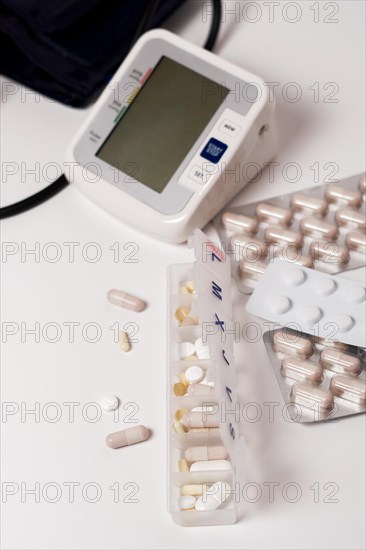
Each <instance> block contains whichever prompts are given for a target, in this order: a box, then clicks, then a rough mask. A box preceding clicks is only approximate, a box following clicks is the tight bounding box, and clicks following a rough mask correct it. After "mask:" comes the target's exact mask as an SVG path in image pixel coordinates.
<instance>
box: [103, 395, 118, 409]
mask: <svg viewBox="0 0 366 550" xmlns="http://www.w3.org/2000/svg"><path fill="white" fill-rule="evenodd" d="M99 404H100V406H101V407H102V409H103V411H107V412H111V411H115V410H116V409H118V407H119V399H118V397H117V396H116V395H107V396H106V397H103V398H102V399H101V400H100V401H99Z"/></svg>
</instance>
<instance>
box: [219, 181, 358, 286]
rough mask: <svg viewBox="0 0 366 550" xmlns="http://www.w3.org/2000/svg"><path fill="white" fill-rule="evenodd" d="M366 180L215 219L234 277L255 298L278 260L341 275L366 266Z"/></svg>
mask: <svg viewBox="0 0 366 550" xmlns="http://www.w3.org/2000/svg"><path fill="white" fill-rule="evenodd" d="M365 200H366V177H365V174H359V175H356V176H352V177H350V178H346V179H343V180H341V181H339V182H337V183H330V184H327V185H320V186H317V187H312V188H310V189H304V190H302V191H297V192H296V193H290V194H287V195H281V196H277V197H274V198H271V199H268V200H266V201H262V202H258V203H252V204H248V205H243V206H239V207H234V208H228V209H226V210H225V211H224V212H221V213H220V214H219V215H218V216H216V218H215V219H214V225H215V227H216V229H217V231H218V233H219V236H220V241H221V242H222V243H223V245H224V247H225V252H226V254H227V255H230V257H231V260H232V266H233V269H232V272H233V277H234V279H235V281H236V284H237V286H238V288H239V290H241V291H242V292H244V293H245V294H250V293H251V292H252V290H253V289H254V288H255V287H256V285H257V283H258V280H260V278H261V276H262V275H263V273H264V271H265V269H266V267H267V265H268V264H269V263H270V262H271V261H273V259H274V258H282V259H285V260H287V261H288V262H291V263H295V264H298V265H302V266H305V267H309V268H314V269H316V270H319V271H323V272H325V273H330V274H334V273H341V272H342V271H346V270H349V269H354V268H357V267H361V266H364V265H366V203H365Z"/></svg>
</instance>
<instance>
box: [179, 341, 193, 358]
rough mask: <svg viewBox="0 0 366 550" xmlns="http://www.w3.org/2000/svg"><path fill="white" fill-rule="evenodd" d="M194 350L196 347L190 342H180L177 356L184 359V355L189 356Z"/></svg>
mask: <svg viewBox="0 0 366 550" xmlns="http://www.w3.org/2000/svg"><path fill="white" fill-rule="evenodd" d="M195 351H196V348H195V347H194V345H193V344H192V343H191V342H181V343H180V344H179V357H181V358H182V359H184V357H190V356H191V355H193V354H194V353H195Z"/></svg>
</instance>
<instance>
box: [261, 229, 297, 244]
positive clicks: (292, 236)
mask: <svg viewBox="0 0 366 550" xmlns="http://www.w3.org/2000/svg"><path fill="white" fill-rule="evenodd" d="M264 235H265V241H266V242H270V243H273V244H279V245H285V244H286V245H293V246H295V248H300V247H301V246H302V243H303V237H302V235H301V233H298V232H297V231H291V230H290V229H283V228H282V227H276V226H272V225H271V226H270V227H267V229H266V230H265V232H264Z"/></svg>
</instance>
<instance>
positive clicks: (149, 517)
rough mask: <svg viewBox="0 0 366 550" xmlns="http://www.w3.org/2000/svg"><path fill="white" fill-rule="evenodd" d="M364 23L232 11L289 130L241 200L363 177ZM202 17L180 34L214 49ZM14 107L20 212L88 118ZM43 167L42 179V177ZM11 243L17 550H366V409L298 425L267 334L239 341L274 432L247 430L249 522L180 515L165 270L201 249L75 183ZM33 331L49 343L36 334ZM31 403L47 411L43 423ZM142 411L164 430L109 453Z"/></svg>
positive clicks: (51, 105)
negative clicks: (123, 347) (126, 342)
mask: <svg viewBox="0 0 366 550" xmlns="http://www.w3.org/2000/svg"><path fill="white" fill-rule="evenodd" d="M277 4H279V5H277ZM246 6H247V8H246ZM229 8H231V9H233V10H234V12H236V15H234V13H233V12H232V11H230V12H229V11H228V10H229ZM239 8H240V9H239ZM272 9H273V10H274V11H273V15H271V13H272V12H271V11H270V10H272ZM317 10H319V11H318V12H317ZM271 17H272V19H271ZM317 18H318V19H319V22H316V20H317ZM364 18H365V4H364V2H361V1H337V2H306V1H305V2H280V3H277V2H269V3H262V2H249V3H244V2H225V10H224V19H225V21H224V23H223V26H222V29H221V33H220V40H219V42H218V45H217V49H216V52H217V53H218V54H219V55H220V56H222V57H223V58H225V59H227V60H229V61H231V62H234V63H236V64H238V65H239V66H242V67H244V68H246V69H248V70H249V71H252V72H254V73H257V74H258V75H260V76H262V77H263V78H264V79H265V80H266V81H267V82H271V83H275V84H274V90H275V96H276V99H277V105H278V108H277V112H278V125H279V130H280V150H279V154H278V156H277V158H276V162H278V165H277V166H276V167H275V171H274V178H273V181H271V179H270V177H269V173H268V171H265V172H264V173H263V175H262V177H261V179H260V180H259V181H258V182H257V183H253V184H251V185H250V186H249V187H248V188H246V189H245V190H244V191H243V192H242V193H241V194H240V196H239V197H238V198H237V199H236V201H235V202H236V204H239V203H246V202H252V201H255V200H259V199H261V198H265V197H269V196H273V195H278V194H281V193H286V192H289V191H293V190H296V189H301V188H303V187H310V186H313V185H316V184H317V183H318V181H317V179H316V177H317V176H316V171H317V170H318V171H319V181H322V180H323V179H324V178H325V177H326V176H327V175H328V176H332V174H335V176H336V177H339V178H342V177H346V176H349V175H352V174H355V173H359V172H362V171H363V170H364V165H365V156H364V151H365V143H364V134H363V132H364V120H365V108H364V100H363V99H364V92H365V89H364V88H365V78H364V76H365V73H364V66H365V54H364V52H365V43H364V42H365V40H364V29H363V22H364ZM326 19H327V20H328V21H326ZM290 20H292V21H293V22H290ZM204 21H205V18H204V17H203V16H202V11H201V6H200V3H199V2H193V1H190V2H188V4H187V5H186V6H185V7H184V8H182V10H181V12H180V13H177V14H176V15H175V16H174V17H173V18H172V19H171V20H170V21H169V22H167V24H166V27H167V28H169V29H171V30H173V31H174V32H177V33H179V34H180V35H182V36H184V37H186V38H187V39H189V40H192V41H194V42H195V43H202V41H203V36H204V34H205V33H206V32H207V29H208V24H209V23H206V24H205V23H204ZM286 93H287V94H288V95H287V96H286ZM295 93H296V94H299V100H298V101H296V102H294V101H291V99H293V98H294V97H295ZM300 95H301V98H300ZM1 97H2V105H1V155H2V163H3V178H2V180H3V183H2V189H1V191H2V204H3V205H5V204H9V203H11V202H14V201H16V200H19V199H21V198H23V197H25V196H27V195H29V194H32V193H33V192H35V191H36V190H38V189H41V188H42V186H44V183H45V180H47V178H48V181H51V180H52V179H54V177H55V175H56V173H57V172H58V170H60V171H61V170H62V163H63V159H64V152H65V148H66V146H67V144H68V143H69V141H70V139H71V137H72V136H73V134H74V132H75V131H76V130H77V128H78V127H79V125H80V123H81V122H82V120H83V119H84V117H86V115H87V111H86V110H74V109H71V108H67V107H65V106H62V105H59V104H57V103H55V102H52V101H49V100H47V99H45V98H42V97H40V96H38V95H37V94H34V93H31V92H29V91H28V92H26V91H25V90H24V89H23V88H22V87H20V86H19V85H18V84H15V83H12V82H9V81H8V80H7V79H2V81H1ZM36 163H38V164H36ZM32 168H33V169H34V170H35V173H34V174H30V173H29V172H27V170H30V169H32ZM4 170H5V171H4ZM11 171H14V174H13V175H11V174H10V173H11ZM296 171H298V177H296ZM295 180H296V181H295ZM2 240H3V243H4V244H3V246H5V243H7V244H6V247H7V248H6V250H7V252H8V255H7V257H6V258H7V259H6V260H5V257H4V255H3V263H2V266H1V270H2V308H1V309H2V312H1V314H2V322H3V338H2V342H3V346H2V370H1V382H2V400H3V417H2V425H1V428H2V441H1V443H2V445H1V450H2V490H3V495H2V519H3V522H2V546H3V548H7V549H18V550H19V549H34V550H36V549H37V550H40V549H70V550H71V549H106V548H108V549H112V548H113V549H117V548H121V549H122V548H126V549H128V548H149V549H150V548H151V549H153V548H154V549H160V548H177V549H178V548H181V549H183V548H247V549H254V548H256V549H275V548H276V549H287V548H299V549H310V548H311V549H344V548H352V549H361V548H364V545H365V530H364V517H365V468H364V467H365V415H360V416H353V417H348V418H346V419H343V420H340V421H338V422H331V423H319V424H318V425H307V426H306V425H298V424H293V423H289V422H287V421H286V420H285V419H284V418H283V415H282V400H281V399H282V398H281V394H280V391H279V388H278V385H277V383H276V380H275V376H274V373H273V370H272V368H271V365H270V364H269V361H268V358H267V355H266V351H265V349H264V346H263V344H262V342H261V341H259V342H257V343H256V344H254V343H248V342H245V341H242V342H241V343H240V345H238V357H237V362H238V367H239V377H240V380H241V381H240V384H239V395H240V398H241V400H242V402H243V403H244V402H245V403H247V402H256V403H259V404H260V405H261V406H262V410H263V414H262V417H261V419H260V420H258V422H256V423H250V422H248V421H246V422H243V425H242V430H243V433H244V435H245V437H246V441H247V445H246V456H245V457H243V464H244V466H245V471H246V479H245V480H242V488H243V492H244V496H242V498H241V501H242V502H241V517H240V521H239V522H238V523H237V524H236V525H234V526H221V527H200V528H194V529H188V528H186V529H184V528H182V527H179V526H177V525H175V524H174V523H173V522H172V520H171V518H170V516H169V514H168V512H167V511H166V481H165V471H166V444H165V437H166V405H165V403H166V399H165V391H166V387H165V386H166V384H165V381H166V359H165V358H166V337H165V320H166V268H167V266H168V265H169V264H171V263H180V262H187V261H191V260H192V252H191V251H189V250H188V249H187V248H186V246H185V245H181V246H171V245H167V244H162V243H160V242H157V241H154V240H152V239H150V238H149V237H148V236H144V235H141V234H140V233H137V232H136V231H134V230H133V229H130V228H129V227H126V226H125V225H122V224H120V223H118V222H116V221H114V220H113V219H111V218H110V217H109V216H108V215H107V214H105V213H104V212H102V211H101V210H99V209H98V208H97V207H95V206H93V205H92V204H91V203H89V202H88V201H87V200H86V199H85V198H84V197H83V196H82V195H81V194H79V193H78V192H77V191H75V190H74V189H73V188H72V187H71V186H70V187H68V188H67V189H66V190H64V191H63V192H62V193H60V194H59V195H58V196H57V197H54V198H53V199H52V200H50V201H48V202H47V203H45V204H44V205H42V206H40V207H38V208H36V209H34V210H32V211H29V212H27V213H24V214H22V215H21V216H17V217H14V218H12V219H7V220H5V221H4V222H3V223H2ZM50 243H56V244H54V245H52V244H50ZM68 243H69V244H68ZM70 243H75V244H74V245H71V244H70ZM91 243H94V244H91ZM115 243H118V244H115ZM131 243H132V244H131ZM72 248H74V258H73V259H72V256H71V253H70V250H71V249H72ZM117 249H118V250H119V257H116V256H115V254H116V250H117ZM27 250H28V251H30V250H36V254H33V255H32V254H31V253H29V254H27V253H26V251H27ZM11 252H12V253H11ZM96 253H97V254H98V255H99V256H100V257H99V259H97V261H95V262H93V261H92V260H93V258H95V254H96ZM129 254H130V256H128V255H129ZM55 255H57V256H58V258H56V261H55V262H52V258H55ZM131 259H132V260H135V261H134V262H132V261H131ZM363 273H364V272H360V273H353V274H352V275H351V276H352V277H356V278H362V276H363ZM110 288H121V289H124V290H126V291H129V292H132V293H134V294H136V295H138V296H140V297H142V298H144V299H145V300H146V301H147V302H148V308H147V310H146V311H145V312H143V313H140V314H135V313H133V312H130V313H129V312H128V311H125V310H120V309H118V308H115V307H113V306H112V305H110V304H109V303H108V302H107V300H106V293H107V291H108V290H109V289H110ZM235 298H236V302H235V303H236V305H235V316H236V319H238V320H240V321H242V322H246V321H247V320H248V319H250V317H249V316H247V314H246V313H245V312H244V309H243V301H242V298H241V297H240V296H239V295H238V294H235ZM126 323H135V325H136V327H135V328H136V329H137V333H136V336H135V337H136V338H137V340H138V342H135V343H134V344H133V349H132V351H131V352H129V353H128V354H122V353H121V352H120V350H119V348H118V345H117V344H116V343H114V332H113V328H112V329H111V327H112V326H116V325H115V324H119V325H120V326H123V325H125V324H126ZM71 324H74V325H73V326H74V337H73V338H72V337H71V336H70V334H71V332H72V331H71V328H70V327H71ZM32 328H36V331H39V341H36V339H37V338H38V337H36V336H35V335H34V334H33V335H32V334H30V333H29V332H28V333H27V331H28V330H30V329H32ZM129 328H130V329H131V326H130V327H129ZM4 331H6V332H7V342H6V344H5V339H6V335H5V333H4ZM52 339H53V340H55V342H54V343H52V342H51V340H52ZM93 339H96V340H97V341H96V342H94V343H92V342H91V340H93ZM105 394H116V395H118V396H119V398H120V399H121V402H122V406H121V408H120V419H119V421H118V422H114V418H113V416H110V415H106V414H104V415H103V416H102V417H101V418H100V419H99V418H97V419H96V421H95V422H93V418H94V416H95V413H96V409H95V407H93V405H88V404H90V403H93V402H97V401H99V399H100V398H101V397H102V396H103V395H105ZM270 402H271V403H280V405H279V406H277V407H275V413H274V420H273V421H271V420H270V418H269V414H268V410H269V406H268V405H264V404H265V403H270ZM70 403H73V405H70ZM31 409H33V410H34V409H35V410H36V411H37V412H36V414H33V415H32V414H31V413H28V414H27V412H26V411H27V410H28V411H29V410H31ZM72 410H74V418H72V415H71V411H72ZM128 418H130V420H131V418H132V419H133V418H137V419H138V420H139V422H141V423H143V424H145V425H146V426H148V427H149V428H150V429H151V430H152V435H151V438H150V439H149V440H148V441H147V442H145V443H143V444H141V445H136V446H133V447H129V448H124V449H120V450H118V451H112V450H110V449H109V448H107V447H106V446H105V444H104V438H105V436H106V434H108V433H109V432H111V431H115V430H117V429H118V428H120V427H127V426H131V424H128V423H127V422H128ZM52 420H55V421H52ZM249 482H250V483H252V485H245V483H249ZM272 482H273V483H275V484H276V486H275V487H274V497H273V498H272V499H271V498H270V496H269V495H270V489H269V485H268V484H271V483H272ZM289 483H290V485H288V484H289ZM71 484H74V485H73V487H74V497H73V498H71V496H70V495H71V494H72V490H71ZM129 484H130V485H129ZM111 487H113V488H112V489H111ZM117 488H119V495H117V492H116V491H117ZM32 489H36V493H38V495H37V494H36V495H35V494H31V493H30V492H29V491H30V490H32ZM135 490H136V494H135V495H134V496H131V495H132V491H135ZM27 491H28V492H27ZM256 491H258V493H257V497H258V498H256V495H255V492H256ZM295 492H296V493H295ZM296 494H297V496H298V497H299V498H298V499H297V502H290V500H295V497H296ZM117 496H118V498H117ZM38 497H39V498H38ZM114 499H116V500H117V501H118V502H114ZM36 500H39V502H36ZM52 500H54V501H55V502H51V501H52ZM93 500H94V501H95V502H92V501H93ZM132 500H137V502H131V501H132ZM253 500H258V502H256V503H253V502H250V501H253ZM71 501H72V502H71Z"/></svg>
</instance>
